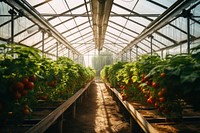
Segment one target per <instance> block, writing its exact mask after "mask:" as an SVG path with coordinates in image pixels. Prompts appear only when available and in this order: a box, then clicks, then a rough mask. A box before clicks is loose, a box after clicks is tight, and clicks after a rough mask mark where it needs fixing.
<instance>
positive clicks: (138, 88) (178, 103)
mask: <svg viewBox="0 0 200 133" xmlns="http://www.w3.org/2000/svg"><path fill="white" fill-rule="evenodd" d="M199 50H200V46H198V47H195V48H193V52H192V54H177V55H168V56H167V57H166V58H165V59H161V58H160V57H159V55H156V54H155V55H142V56H141V57H140V58H139V59H138V60H137V61H134V62H129V63H128V62H117V63H115V64H113V65H109V66H105V67H104V69H103V70H102V71H101V78H102V79H103V80H104V81H105V82H108V83H110V85H111V87H115V88H117V89H118V90H119V91H120V93H121V95H122V98H123V100H127V99H129V100H136V101H140V102H142V103H145V104H150V105H151V106H154V107H155V108H156V109H157V112H158V114H160V115H162V116H165V117H166V118H182V112H183V108H184V107H185V106H186V105H191V106H192V107H193V109H194V111H199V110H200V105H199V103H200V98H199V96H200V84H199V82H200V52H199Z"/></svg>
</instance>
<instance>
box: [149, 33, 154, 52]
mask: <svg viewBox="0 0 200 133" xmlns="http://www.w3.org/2000/svg"><path fill="white" fill-rule="evenodd" d="M149 38H150V42H151V55H152V54H153V36H152V35H150V36H149Z"/></svg>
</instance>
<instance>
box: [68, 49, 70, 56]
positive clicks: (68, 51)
mask: <svg viewBox="0 0 200 133" xmlns="http://www.w3.org/2000/svg"><path fill="white" fill-rule="evenodd" d="M68 58H70V49H68Z"/></svg>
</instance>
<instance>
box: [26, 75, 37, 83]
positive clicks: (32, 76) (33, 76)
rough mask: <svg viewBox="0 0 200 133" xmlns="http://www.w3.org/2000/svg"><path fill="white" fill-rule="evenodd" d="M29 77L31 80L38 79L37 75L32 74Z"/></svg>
mask: <svg viewBox="0 0 200 133" xmlns="http://www.w3.org/2000/svg"><path fill="white" fill-rule="evenodd" d="M28 79H29V81H31V82H35V81H36V80H37V77H36V76H35V75H31V76H30V77H29V78H28Z"/></svg>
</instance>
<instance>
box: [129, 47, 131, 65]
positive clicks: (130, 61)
mask: <svg viewBox="0 0 200 133" xmlns="http://www.w3.org/2000/svg"><path fill="white" fill-rule="evenodd" d="M131 51H132V49H130V51H129V52H130V62H131Z"/></svg>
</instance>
